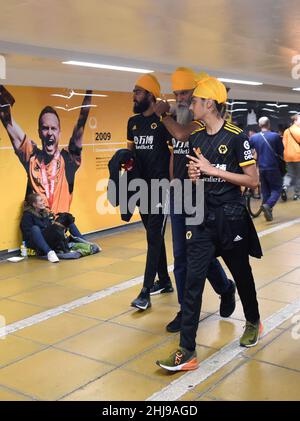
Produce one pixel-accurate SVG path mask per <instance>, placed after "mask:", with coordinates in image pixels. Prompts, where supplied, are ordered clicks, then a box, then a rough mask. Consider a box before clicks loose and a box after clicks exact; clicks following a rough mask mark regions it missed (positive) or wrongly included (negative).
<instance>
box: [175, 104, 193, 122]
mask: <svg viewBox="0 0 300 421" xmlns="http://www.w3.org/2000/svg"><path fill="white" fill-rule="evenodd" d="M192 120H193V113H192V111H190V110H189V105H184V104H180V105H179V104H178V105H177V106H176V121H177V123H179V124H183V125H185V124H188V123H190V122H191V121H192Z"/></svg>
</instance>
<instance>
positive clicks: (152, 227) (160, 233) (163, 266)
mask: <svg viewBox="0 0 300 421" xmlns="http://www.w3.org/2000/svg"><path fill="white" fill-rule="evenodd" d="M141 218H142V221H143V224H144V227H145V229H146V234H147V260H146V267H145V274H144V284H143V286H144V287H146V288H151V287H152V286H153V284H154V280H155V276H156V274H158V278H159V279H160V280H161V281H162V282H164V281H167V280H168V278H169V274H168V265H167V255H166V247H165V240H164V235H165V223H164V222H165V215H164V214H158V215H156V214H151V213H149V214H142V213H141Z"/></svg>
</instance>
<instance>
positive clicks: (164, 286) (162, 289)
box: [150, 278, 174, 295]
mask: <svg viewBox="0 0 300 421" xmlns="http://www.w3.org/2000/svg"><path fill="white" fill-rule="evenodd" d="M173 291H174V288H173V286H172V282H171V279H170V278H169V279H168V280H167V281H161V280H160V279H158V280H157V281H155V282H154V284H153V287H152V288H151V289H150V295H156V294H165V293H166V292H173Z"/></svg>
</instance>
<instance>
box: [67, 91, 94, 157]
mask: <svg viewBox="0 0 300 421" xmlns="http://www.w3.org/2000/svg"><path fill="white" fill-rule="evenodd" d="M92 93H93V91H92V90H87V91H86V94H85V97H84V99H83V102H82V105H81V108H80V114H79V118H78V121H77V124H76V125H75V127H74V130H73V134H72V137H71V139H70V143H69V150H72V149H73V148H75V149H76V150H79V149H80V150H81V149H82V139H83V131H84V127H85V123H86V121H87V118H88V115H89V111H90V105H91V103H92Z"/></svg>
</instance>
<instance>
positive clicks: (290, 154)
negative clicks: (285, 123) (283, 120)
mask: <svg viewBox="0 0 300 421" xmlns="http://www.w3.org/2000/svg"><path fill="white" fill-rule="evenodd" d="M292 121H293V124H292V125H291V127H289V128H288V129H286V130H285V131H284V134H283V146H284V160H285V161H286V163H287V171H288V175H289V176H290V178H291V185H292V186H293V187H294V197H293V199H294V200H299V199H300V114H296V115H295V116H293V117H292Z"/></svg>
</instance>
